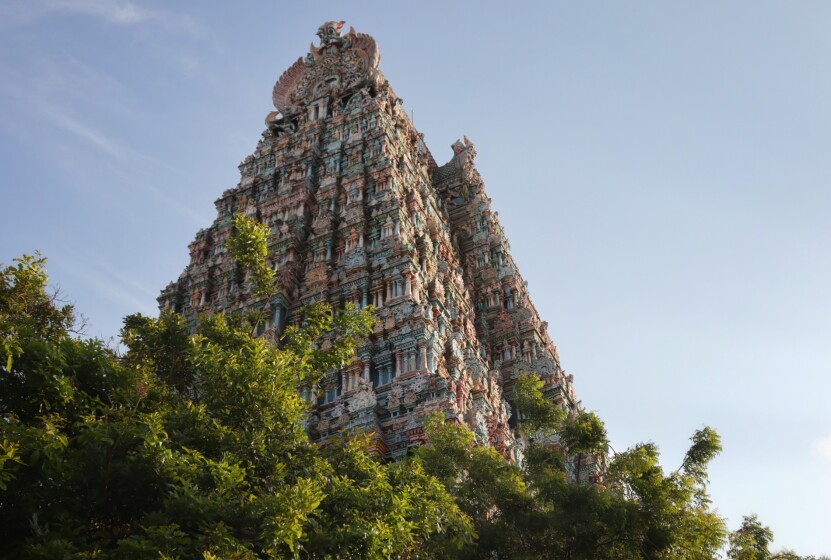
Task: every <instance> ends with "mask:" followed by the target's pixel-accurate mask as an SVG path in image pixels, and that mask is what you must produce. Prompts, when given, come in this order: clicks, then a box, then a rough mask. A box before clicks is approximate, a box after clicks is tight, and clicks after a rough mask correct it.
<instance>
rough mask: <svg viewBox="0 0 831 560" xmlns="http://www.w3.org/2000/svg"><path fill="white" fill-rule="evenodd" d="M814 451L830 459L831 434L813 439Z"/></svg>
mask: <svg viewBox="0 0 831 560" xmlns="http://www.w3.org/2000/svg"><path fill="white" fill-rule="evenodd" d="M814 451H815V452H817V453H819V454H820V455H821V456H822V457H824V458H825V459H826V460H827V461H831V434H829V435H827V436H824V437H821V438H818V439H816V440H814Z"/></svg>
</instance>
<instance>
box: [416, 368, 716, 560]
mask: <svg viewBox="0 0 831 560" xmlns="http://www.w3.org/2000/svg"><path fill="white" fill-rule="evenodd" d="M541 389H542V382H541V381H540V380H539V379H537V378H533V377H529V378H524V379H523V378H521V379H520V380H519V383H518V384H517V385H515V388H514V399H515V401H514V402H515V404H517V408H518V409H519V410H520V411H521V412H522V420H521V429H522V430H523V431H524V432H525V433H527V434H534V435H537V436H542V437H537V438H536V439H535V441H534V442H532V443H530V445H529V446H528V447H527V449H526V454H525V463H524V465H522V466H523V467H524V468H519V467H518V466H516V465H512V464H510V463H508V462H507V461H506V460H505V459H503V458H502V457H501V456H499V455H498V454H497V453H496V452H495V451H494V450H492V449H488V448H478V447H475V446H474V444H473V437H472V435H471V434H470V432H468V431H467V430H466V429H465V428H463V427H461V426H458V425H452V424H445V423H444V422H443V418H441V417H440V416H436V417H431V418H430V420H429V421H428V422H427V424H426V428H427V430H426V431H427V435H428V442H427V444H426V445H425V446H423V447H422V448H420V449H419V450H418V452H417V454H416V456H417V458H418V459H419V460H421V461H422V463H423V464H424V467H425V470H426V471H427V472H428V473H430V474H433V475H434V476H436V477H437V478H439V480H441V481H442V482H444V484H445V485H446V486H447V488H448V490H449V491H450V492H451V494H453V496H454V497H455V498H456V500H457V503H458V504H459V506H460V507H461V508H462V510H463V511H465V512H466V513H468V514H469V515H470V516H471V517H472V518H473V519H474V524H475V525H474V527H475V530H476V532H477V533H478V535H479V538H478V540H477V541H476V542H474V543H472V544H471V545H469V546H468V547H466V548H465V550H464V553H463V556H464V557H469V558H482V557H488V556H494V557H498V558H500V559H513V558H515V559H519V558H523V559H524V558H528V559H530V558H570V559H590V558H591V559H609V560H611V559H615V560H619V559H629V558H631V559H644V558H649V559H661V558H667V559H669V558H693V559H697V558H702V559H703V558H715V557H717V555H718V550H719V548H720V547H721V546H722V545H723V543H724V538H725V529H724V522H723V520H721V518H719V517H718V516H717V515H716V514H715V513H714V512H712V511H711V510H710V509H709V499H708V497H707V493H706V482H707V478H706V469H707V464H708V463H709V461H710V460H712V458H713V457H714V456H715V454H716V453H717V452H718V451H719V450H720V444H719V441H718V435H717V434H716V433H715V432H714V431H713V430H711V429H709V428H705V429H703V430H700V431H698V432H696V433H695V435H694V436H693V438H692V445H691V447H690V450H689V452H688V453H687V455H686V457H685V460H684V462H683V464H682V465H681V467H680V468H679V469H678V470H676V471H675V472H672V473H670V474H665V473H664V471H663V469H662V468H661V466H660V464H659V462H658V451H657V448H656V447H655V446H654V445H653V444H641V445H637V446H634V447H633V448H631V449H629V450H627V451H625V452H623V453H619V454H617V455H615V456H614V457H612V458H611V459H610V461H609V464H608V468H607V469H606V472H605V474H606V476H605V480H604V479H601V478H598V479H596V480H597V482H596V483H591V484H589V483H587V482H588V479H585V478H579V477H578V475H577V473H579V472H581V465H580V462H579V460H578V459H577V457H581V456H582V457H585V458H595V459H597V458H598V457H599V456H600V455H605V453H606V449H607V446H608V443H607V440H606V431H605V427H604V426H603V423H602V421H601V420H600V419H599V418H598V417H597V415H596V414H594V413H583V412H581V413H575V414H572V415H570V416H568V417H567V416H566V415H565V414H564V413H561V412H558V411H555V410H554V405H552V404H550V403H548V402H547V401H545V399H544V396H543V394H542V390H541ZM523 424H524V426H523ZM569 473H571V475H569ZM578 478H579V480H580V482H579V483H575V482H577V480H576V479H578ZM570 479H571V480H574V482H569V480H570Z"/></svg>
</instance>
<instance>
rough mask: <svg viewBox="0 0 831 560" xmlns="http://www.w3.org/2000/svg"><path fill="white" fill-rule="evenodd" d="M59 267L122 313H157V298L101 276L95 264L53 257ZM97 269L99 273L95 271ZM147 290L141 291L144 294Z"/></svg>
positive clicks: (109, 276) (111, 278)
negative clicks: (132, 311)
mask: <svg viewBox="0 0 831 560" xmlns="http://www.w3.org/2000/svg"><path fill="white" fill-rule="evenodd" d="M52 260H55V261H58V263H59V266H60V267H61V268H62V269H63V271H65V272H66V273H68V274H71V275H72V276H75V277H76V278H78V279H79V280H81V281H82V282H83V283H84V284H86V285H87V286H89V287H90V289H91V292H93V293H98V294H100V295H101V296H102V297H104V298H106V299H107V300H109V301H110V302H111V303H113V304H115V305H116V306H117V309H120V310H121V312H125V310H126V312H131V311H129V310H134V311H138V312H141V313H144V314H154V313H156V308H155V305H154V304H155V298H151V297H146V296H144V294H142V293H137V291H139V290H136V289H134V288H133V287H132V286H122V285H121V284H120V282H119V281H118V280H119V279H118V278H114V277H113V276H111V275H108V274H101V267H96V266H95V263H94V262H90V261H87V262H79V261H78V259H73V260H69V259H62V258H59V257H57V258H56V257H53V258H52ZM95 268H97V269H98V270H97V271H94V269H95ZM144 291H145V290H143V289H142V290H140V292H144Z"/></svg>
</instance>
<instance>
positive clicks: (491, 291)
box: [159, 22, 578, 458]
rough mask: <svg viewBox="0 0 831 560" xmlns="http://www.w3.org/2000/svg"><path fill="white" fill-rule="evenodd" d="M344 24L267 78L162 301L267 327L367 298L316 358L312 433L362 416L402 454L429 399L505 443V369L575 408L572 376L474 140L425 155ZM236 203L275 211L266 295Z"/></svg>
mask: <svg viewBox="0 0 831 560" xmlns="http://www.w3.org/2000/svg"><path fill="white" fill-rule="evenodd" d="M342 26H343V22H328V23H326V24H324V25H323V26H321V27H320V29H318V32H317V35H318V36H319V37H320V44H319V45H317V46H316V45H314V44H312V45H311V48H310V51H309V53H308V54H307V55H306V56H305V58H300V59H298V60H297V61H296V62H295V63H294V64H293V65H292V66H291V67H290V68H289V69H288V70H287V71H286V72H285V73H283V75H282V76H281V77H280V79H279V80H278V81H277V83H276V84H275V86H274V91H273V102H274V106H275V108H276V111H274V112H271V113H269V115H268V116H267V117H266V130H265V131H264V132H263V134H262V138H261V139H260V141H259V143H258V144H257V147H256V149H255V150H254V153H253V154H251V155H250V156H248V157H246V158H245V160H244V161H243V162H242V163H241V164H240V166H239V168H240V175H241V178H240V181H239V183H238V184H237V186H235V187H233V188H231V189H229V190H227V191H225V192H224V193H222V196H220V197H219V199H218V200H217V201H216V209H217V217H216V220H215V221H214V222H213V224H212V225H211V226H210V227H208V228H206V229H203V230H201V231H199V232H198V233H197V235H196V239H195V240H194V241H193V242H192V243H191V244H190V259H191V260H190V264H189V265H188V266H187V268H186V269H185V270H184V272H183V273H182V275H181V276H180V277H179V279H178V280H177V281H176V282H173V283H171V284H170V285H168V287H167V288H165V290H163V291H162V294H161V296H160V297H159V304H160V306H161V308H162V309H174V310H176V311H178V312H180V313H182V314H183V315H184V317H185V318H186V320H188V321H189V322H193V321H194V320H195V317H196V315H197V314H198V313H200V312H203V311H242V310H246V309H251V308H260V309H264V310H265V311H266V312H267V313H268V316H269V317H270V318H271V320H270V321H269V323H268V324H267V325H263V327H262V329H261V332H260V333H259V334H260V335H262V336H265V337H269V338H270V339H272V340H274V341H277V340H278V339H279V336H280V333H281V332H282V330H283V329H284V328H285V326H286V325H287V324H293V323H296V322H298V321H299V320H300V314H301V309H302V307H303V306H305V305H308V304H311V303H314V302H316V301H321V300H322V301H328V302H330V303H331V304H332V305H334V306H340V305H343V304H344V303H345V302H352V303H354V304H356V305H359V306H367V305H370V304H371V305H373V306H374V307H375V308H376V309H377V321H376V324H375V328H374V334H373V335H372V336H371V338H370V340H369V341H367V343H366V344H365V345H364V346H363V347H362V348H360V349H359V351H358V353H357V356H356V358H355V360H354V361H353V363H352V364H349V365H348V366H347V367H345V368H343V369H342V370H340V371H333V372H329V373H328V374H327V377H326V380H325V382H324V384H323V387H322V388H321V392H320V394H319V397H318V398H317V404H316V406H315V407H314V409H313V413H312V416H311V418H310V420H309V424H308V426H309V430H310V433H311V435H312V437H313V438H316V439H325V438H326V437H328V436H329V435H331V434H333V433H337V432H339V431H341V430H347V431H350V430H355V429H363V430H365V431H367V432H372V433H374V434H375V436H374V441H375V444H376V446H377V449H378V451H379V452H380V453H382V454H383V455H385V456H388V457H391V458H399V457H402V456H404V455H406V453H407V451H408V449H409V448H411V447H412V446H415V445H418V444H420V443H421V442H422V441H423V437H424V432H423V427H422V426H423V421H424V417H425V415H427V414H429V413H431V412H433V411H441V412H443V413H444V415H445V416H446V417H447V418H449V419H453V420H455V421H457V422H459V423H461V424H464V425H466V426H468V427H470V428H471V429H472V430H473V431H474V433H475V434H476V438H477V441H478V442H479V443H480V444H485V445H491V446H494V447H495V448H497V449H499V450H500V451H501V452H503V453H505V454H506V455H513V456H516V454H517V453H518V452H519V451H520V449H519V448H520V447H521V445H520V444H519V442H518V440H517V438H516V436H515V432H514V430H513V428H512V425H513V421H512V416H515V414H513V415H512V411H511V405H510V392H511V387H512V385H513V383H514V381H515V379H516V378H517V377H518V376H519V375H521V374H522V373H526V372H536V373H538V374H539V375H540V376H541V377H542V378H543V380H544V381H545V391H546V394H547V395H548V396H549V398H551V399H552V400H554V401H555V402H557V403H559V404H561V405H562V406H564V407H566V408H569V409H576V407H577V406H578V403H577V401H576V399H575V396H574V393H573V389H572V384H571V376H566V375H565V374H564V372H563V371H562V369H561V367H560V363H559V359H558V357H557V352H556V348H555V347H554V345H553V344H552V342H551V340H550V338H549V336H548V333H547V324H546V323H545V322H543V321H541V320H540V317H539V314H538V313H537V311H536V309H535V308H534V306H533V304H532V303H531V300H530V297H529V295H528V292H527V289H526V286H525V282H524V281H523V280H522V277H521V276H520V274H519V272H518V270H517V267H516V265H515V263H514V261H513V259H512V257H511V253H510V245H509V243H508V240H507V238H506V237H505V234H504V231H503V229H502V227H501V226H500V224H499V220H498V218H497V215H496V213H494V212H492V211H491V201H490V199H489V198H488V197H487V195H486V193H485V190H484V185H483V182H482V179H481V177H480V176H479V173H478V172H477V171H476V168H475V165H474V160H475V157H476V150H475V148H474V146H473V144H472V143H471V142H470V141H469V140H468V139H467V138H464V141H458V142H456V143H455V144H454V145H453V146H452V149H453V157H452V159H451V160H450V161H449V162H448V163H446V164H445V165H443V166H441V167H439V166H438V165H437V164H436V162H435V160H434V159H433V156H432V155H431V153H430V151H429V150H428V149H427V146H426V145H425V143H424V139H423V135H422V134H421V133H419V132H418V131H417V130H416V129H415V128H414V126H413V124H412V122H411V121H410V119H409V118H408V117H407V115H406V113H405V112H404V110H403V109H402V108H401V99H400V98H398V97H397V96H396V94H395V92H394V91H393V90H392V88H391V87H390V84H389V82H387V80H386V79H385V78H384V75H383V74H382V73H381V71H380V69H379V61H380V55H379V52H378V48H377V46H376V44H375V40H374V39H372V37H370V36H368V35H365V34H362V33H356V32H355V30H354V29H350V30H349V32H348V33H347V34H345V35H343V34H342V33H341V29H342ZM237 212H239V213H243V214H245V215H248V216H251V217H254V218H256V219H257V220H259V221H262V222H264V223H266V224H268V225H269V226H270V228H271V231H272V236H271V239H270V241H269V247H270V255H271V259H272V266H273V267H274V269H275V270H276V271H277V272H278V282H279V295H277V296H276V297H275V298H274V299H273V300H272V301H262V300H258V299H257V298H256V297H255V296H254V295H253V293H252V292H251V290H250V283H249V281H248V279H247V278H246V275H245V273H244V271H243V270H242V269H241V268H240V267H239V266H237V263H236V262H235V260H234V259H233V258H232V257H231V256H230V255H228V254H227V252H226V250H225V243H226V241H227V239H228V237H229V236H230V235H231V219H232V216H233V215H234V213H237ZM514 413H515V411H514Z"/></svg>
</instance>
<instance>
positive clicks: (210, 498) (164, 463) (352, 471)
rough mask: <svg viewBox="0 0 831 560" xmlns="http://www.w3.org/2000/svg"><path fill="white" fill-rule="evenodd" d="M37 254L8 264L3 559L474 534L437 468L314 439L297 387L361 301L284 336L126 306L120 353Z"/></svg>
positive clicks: (347, 327) (355, 328)
mask: <svg viewBox="0 0 831 560" xmlns="http://www.w3.org/2000/svg"><path fill="white" fill-rule="evenodd" d="M42 264H43V261H42V260H37V259H31V258H27V257H24V258H22V259H21V260H20V265H19V266H17V267H10V269H5V273H6V276H5V277H4V285H3V290H2V292H0V309H2V310H3V311H4V315H3V317H2V320H3V331H2V336H3V340H4V341H12V342H10V343H9V344H4V349H11V352H12V357H13V363H12V366H11V367H5V366H4V367H3V368H2V370H0V418H2V423H0V429H1V430H2V434H1V435H0V441H2V445H3V447H2V453H0V521H2V522H0V556H2V557H4V558H50V559H51V558H69V557H75V558H92V557H95V558H127V559H129V558H206V559H207V558H240V559H242V558H284V557H300V558H303V557H309V558H324V557H335V556H340V557H350V556H351V557H362V558H392V557H402V558H403V557H408V556H411V555H414V554H416V551H417V550H418V549H420V548H425V549H427V548H426V547H429V546H431V543H433V542H435V543H444V544H445V545H447V546H450V547H453V546H458V544H459V543H463V542H466V541H467V540H469V539H470V534H471V533H470V526H469V521H468V519H467V518H466V517H465V516H464V515H463V514H462V513H461V512H460V510H459V509H458V507H457V506H456V505H455V504H454V503H453V501H452V499H451V498H450V497H449V496H448V494H447V493H446V491H445V490H444V488H443V487H442V486H441V485H440V484H439V482H438V481H437V480H436V479H435V478H433V477H431V476H429V475H427V474H426V473H424V472H423V471H418V469H417V468H412V469H410V472H405V471H404V470H403V469H404V467H403V465H384V464H381V463H379V462H377V461H376V460H374V459H372V458H371V457H369V456H368V454H367V453H366V451H365V450H364V448H363V447H362V446H361V444H360V443H359V442H344V443H343V444H342V445H340V446H334V447H332V448H331V449H329V450H327V451H326V453H321V452H320V450H319V449H318V447H317V446H316V445H314V444H312V443H310V442H309V440H308V438H307V436H306V432H305V430H304V425H303V423H304V420H305V417H306V413H307V407H308V404H307V403H306V401H305V400H304V399H303V398H301V396H300V393H299V391H298V387H299V386H300V385H301V384H305V385H307V386H308V385H315V384H316V383H317V382H318V381H319V380H320V378H321V376H322V375H323V373H324V372H326V371H328V370H332V369H335V368H337V367H339V366H340V364H341V363H343V361H344V360H345V359H347V358H348V357H350V355H351V353H352V352H353V349H354V347H355V345H356V344H357V343H358V342H359V341H360V340H361V338H362V337H364V336H365V335H366V334H367V333H368V332H369V328H370V326H371V324H372V321H373V319H372V316H371V315H370V314H369V313H367V312H365V311H359V310H357V309H355V308H354V307H351V306H350V307H347V308H346V309H344V310H342V311H339V312H334V311H333V310H332V309H331V308H329V307H328V306H326V305H322V304H321V305H317V306H314V307H312V308H310V309H308V310H306V314H305V317H306V321H305V323H304V324H303V325H302V326H300V327H292V328H290V329H287V333H286V340H285V344H284V346H283V347H282V348H277V347H275V346H274V345H272V344H270V343H268V342H267V341H265V340H263V339H261V338H254V337H252V336H251V334H250V331H249V330H248V328H247V327H245V326H244V325H243V323H241V322H240V321H238V320H235V319H233V318H228V317H225V316H224V315H221V314H217V315H213V316H210V317H203V318H202V319H201V320H200V321H199V324H198V327H197V330H196V333H194V334H191V333H189V332H188V331H187V329H186V328H185V325H184V323H183V320H182V318H181V317H179V316H178V315H174V314H163V315H162V316H161V317H159V318H149V317H144V316H141V315H133V316H130V317H128V318H127V319H126V320H125V326H124V329H123V331H122V340H123V342H124V344H125V346H126V347H127V348H128V351H127V353H126V355H125V356H123V357H120V356H116V355H114V354H113V352H112V351H110V350H108V349H107V348H106V347H104V345H103V344H101V343H100V342H98V341H95V340H89V341H84V340H79V339H77V338H74V337H73V336H71V334H70V327H71V320H72V315H71V310H70V309H59V308H56V307H55V306H54V301H53V300H50V299H49V297H48V295H47V294H46V291H45V287H46V276H45V274H43V270H42ZM28 302H36V303H38V305H30V304H29V303H28ZM9 309H13V310H15V312H14V313H8V312H7V311H6V310H9ZM324 341H325V342H326V343H325V344H324ZM324 348H325V349H324ZM4 361H5V360H4ZM410 475H412V476H410ZM344 519H349V520H350V525H349V526H348V527H344V526H343V525H342V520H344ZM358 521H360V524H359V523H358ZM354 527H362V528H363V530H362V531H355V530H353V528H354ZM435 536H439V538H438V539H437V540H435V541H434V540H433V539H432V537H435ZM440 550H443V549H440Z"/></svg>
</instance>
